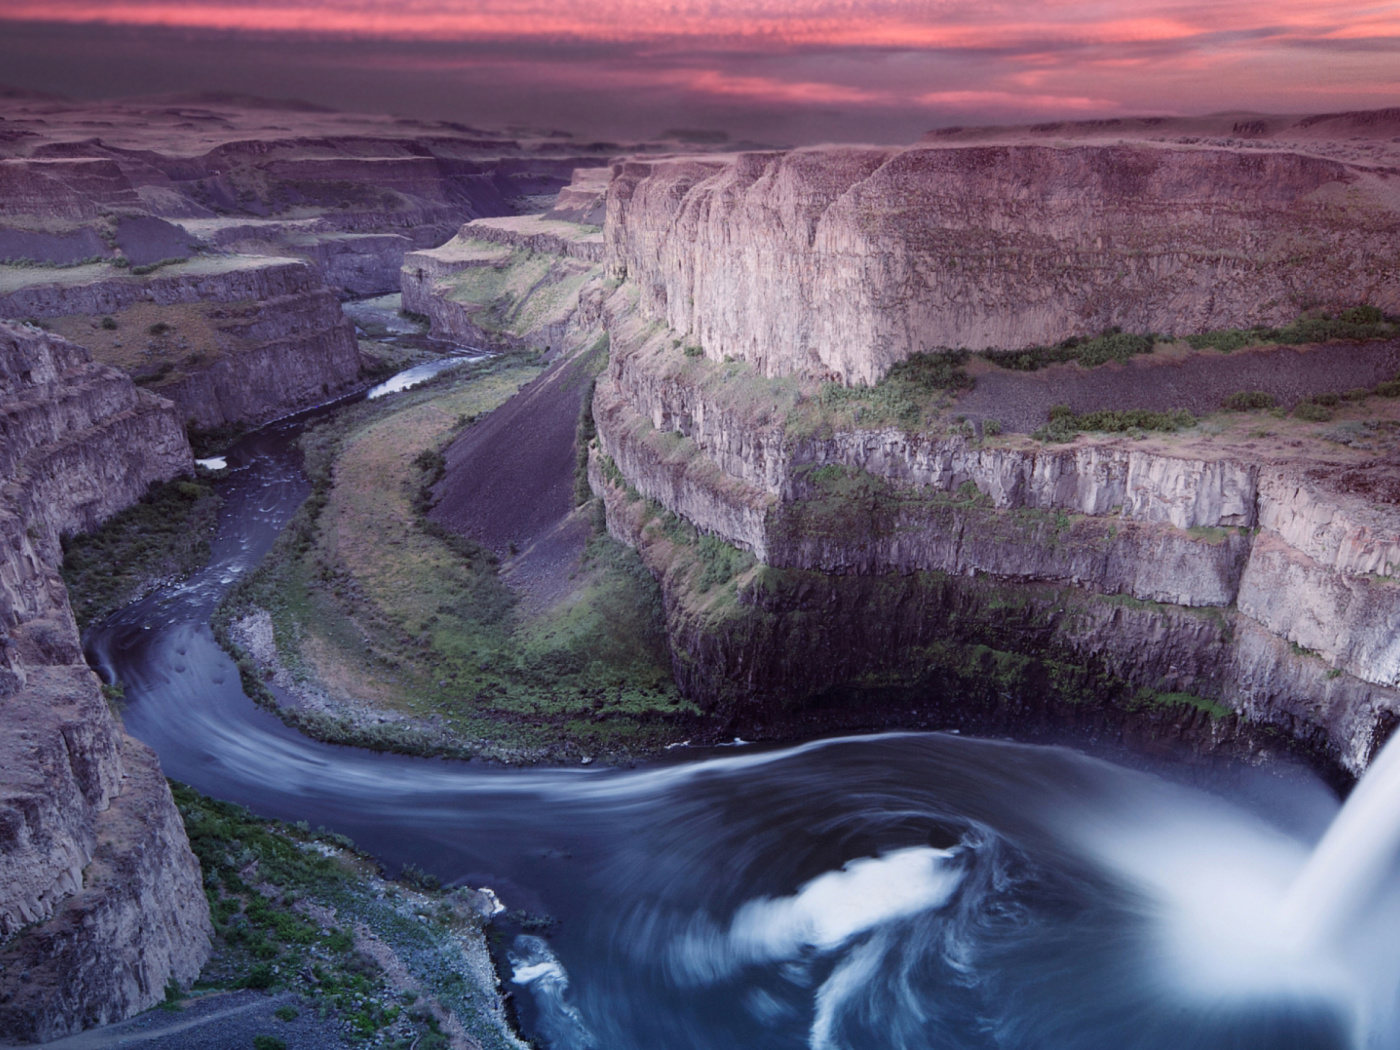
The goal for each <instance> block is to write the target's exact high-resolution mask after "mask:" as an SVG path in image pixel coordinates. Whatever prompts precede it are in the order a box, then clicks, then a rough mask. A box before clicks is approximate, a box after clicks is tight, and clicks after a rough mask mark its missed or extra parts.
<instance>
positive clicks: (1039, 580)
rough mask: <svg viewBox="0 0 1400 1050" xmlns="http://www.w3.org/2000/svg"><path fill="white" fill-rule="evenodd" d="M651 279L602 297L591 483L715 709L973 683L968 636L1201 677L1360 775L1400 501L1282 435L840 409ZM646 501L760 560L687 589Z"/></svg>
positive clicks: (998, 646) (1004, 649)
mask: <svg viewBox="0 0 1400 1050" xmlns="http://www.w3.org/2000/svg"><path fill="white" fill-rule="evenodd" d="M644 298H645V295H644V293H643V292H642V291H641V290H640V289H637V288H635V287H632V286H629V285H623V286H622V287H621V288H620V289H618V291H617V292H615V293H614V294H613V295H612V297H611V298H610V299H609V301H608V303H607V304H606V309H605V318H606V321H607V327H608V331H609V333H610V336H611V357H610V362H609V367H608V371H607V373H606V374H605V375H604V376H603V377H601V378H600V380H599V382H598V385H597V390H596V392H595V396H594V402H593V415H594V421H595V423H596V426H597V433H598V448H597V453H596V455H597V458H598V463H597V464H595V469H594V472H593V479H594V484H595V488H596V489H597V491H599V492H600V493H601V494H603V495H604V496H605V497H606V502H607V505H608V521H609V528H610V529H611V530H612V531H613V532H614V534H615V535H618V536H619V537H620V538H622V539H624V540H626V541H628V542H631V543H633V544H635V545H637V546H639V547H640V548H642V549H643V551H644V553H645V552H646V551H648V550H651V551H652V553H651V554H650V555H648V558H649V563H650V564H651V565H652V567H653V569H654V571H656V572H657V574H658V575H659V576H660V577H661V578H662V580H663V590H664V592H665V593H666V594H667V603H668V616H669V618H670V621H671V635H672V645H673V654H674V659H675V662H676V667H677V674H678V679H679V680H680V681H681V682H682V685H683V688H684V689H685V690H686V692H687V695H689V696H690V697H691V698H692V699H694V700H696V701H697V702H700V703H701V704H702V705H704V706H708V707H710V708H711V709H726V710H731V711H733V710H738V709H741V708H743V706H744V705H745V704H746V703H752V704H754V705H756V706H757V707H758V708H760V709H761V708H762V707H763V705H765V704H773V703H779V702H780V701H782V702H787V703H793V702H798V701H802V700H804V698H805V700H807V701H810V700H812V698H814V697H818V696H821V695H823V693H824V692H827V691H829V690H831V689H832V688H836V687H840V686H842V685H843V683H846V684H849V683H851V682H859V681H862V680H866V679H869V678H870V677H871V676H875V677H876V678H879V677H880V676H881V675H884V676H890V675H895V677H896V678H898V676H899V675H898V674H896V672H897V671H898V669H899V668H901V667H902V668H903V669H904V670H903V671H901V672H899V674H904V675H905V678H908V676H909V675H910V674H912V673H913V672H912V670H911V668H914V667H920V666H921V667H925V668H928V667H942V668H944V670H945V671H946V672H947V673H948V674H950V675H953V677H954V678H955V679H956V682H955V684H953V685H948V686H947V688H948V689H949V690H952V691H954V692H956V691H957V690H962V691H963V692H967V690H974V691H975V689H976V688H977V678H976V675H972V674H970V672H968V670H967V668H965V667H961V666H960V665H958V663H957V661H958V660H960V659H962V658H963V657H964V656H965V655H966V653H968V652H971V651H972V650H973V649H977V648H978V647H980V648H981V649H982V650H986V651H988V652H996V653H999V654H1002V656H999V657H998V659H1001V658H1002V657H1003V656H1004V657H1005V658H1006V659H1011V658H1012V656H1015V657H1016V658H1020V657H1025V656H1028V655H1032V656H1034V657H1035V658H1036V659H1037V660H1041V661H1042V662H1045V663H1047V664H1048V665H1054V666H1057V667H1060V668H1061V672H1057V673H1059V674H1060V678H1061V679H1062V680H1064V681H1075V682H1078V681H1080V678H1081V677H1083V676H1088V677H1087V678H1084V681H1085V682H1092V683H1093V684H1091V685H1083V686H1082V688H1081V687H1080V686H1076V687H1075V688H1076V689H1079V690H1080V693H1079V694H1078V695H1080V696H1081V702H1082V700H1083V699H1087V698H1090V697H1092V696H1093V695H1100V694H1101V695H1103V696H1105V697H1111V696H1112V695H1113V690H1114V689H1120V688H1122V689H1128V687H1131V689H1129V691H1128V692H1127V693H1125V694H1124V702H1125V703H1128V704H1133V703H1139V702H1140V700H1138V699H1136V695H1137V694H1136V693H1135V692H1133V690H1138V689H1146V690H1148V691H1150V692H1152V693H1154V694H1166V695H1169V696H1175V695H1177V694H1189V695H1190V696H1192V697H1195V698H1197V699H1198V700H1202V701H1206V702H1208V703H1213V704H1217V705H1219V707H1220V709H1221V710H1227V709H1228V710H1229V711H1232V712H1234V716H1233V717H1236V718H1240V717H1244V718H1246V719H1248V720H1249V721H1250V722H1251V723H1253V724H1254V725H1272V726H1275V727H1277V728H1278V729H1279V731H1280V732H1282V733H1283V734H1284V735H1285V736H1286V737H1287V738H1291V739H1294V740H1299V741H1303V742H1306V744H1307V745H1308V746H1309V747H1310V748H1312V749H1314V750H1317V751H1321V752H1323V753H1325V754H1326V755H1327V756H1328V758H1329V759H1330V760H1332V761H1335V762H1336V763H1338V764H1339V765H1340V766H1342V767H1343V768H1346V769H1348V770H1350V771H1352V772H1358V771H1360V770H1361V769H1363V768H1364V767H1365V764H1366V763H1367V761H1369V758H1370V755H1371V754H1372V752H1373V750H1374V748H1375V747H1376V746H1377V744H1378V742H1379V741H1380V740H1381V739H1382V738H1383V737H1384V735H1385V734H1386V733H1387V732H1388V731H1389V729H1390V727H1391V726H1392V725H1393V724H1394V723H1395V721H1396V720H1397V719H1400V507H1397V505H1396V504H1395V503H1394V502H1393V501H1392V500H1390V499H1389V498H1386V497H1383V496H1382V497H1377V496H1376V495H1375V494H1374V493H1371V494H1368V493H1363V492H1356V491H1348V490H1347V489H1346V488H1345V487H1343V486H1342V485H1341V484H1339V483H1338V481H1337V480H1336V476H1337V475H1339V474H1341V473H1343V472H1342V471H1340V470H1336V471H1329V470H1327V469H1320V468H1319V465H1318V464H1316V463H1313V462H1310V461H1309V460H1308V458H1307V456H1306V454H1303V453H1296V454H1295V453H1293V452H1292V451H1291V449H1290V447H1289V446H1288V445H1287V444H1286V443H1280V444H1279V445H1278V446H1276V448H1275V450H1274V451H1273V452H1272V453H1270V454H1264V453H1260V452H1253V453H1251V452H1249V451H1246V449H1245V448H1244V447H1231V446H1230V445H1229V444H1228V443H1224V442H1220V441H1214V442H1213V441H1211V440H1210V439H1209V438H1207V437H1204V436H1203V437H1202V438H1200V439H1198V440H1195V441H1194V442H1175V443H1173V442H1169V441H1164V440H1153V439H1150V438H1148V439H1144V440H1133V439H1130V438H1124V437H1116V438H1115V437H1110V436H1101V437H1083V438H1080V439H1078V440H1077V441H1075V442H1073V443H1071V444H1066V445H1040V444H1037V443H1035V442H1031V441H1028V440H1026V439H1025V438H1019V437H1013V438H1006V439H1002V440H999V441H983V440H980V439H978V438H977V437H975V436H974V435H973V433H972V432H971V429H970V428H957V427H950V426H948V425H939V426H933V427H930V428H928V429H925V430H920V429H917V428H916V429H909V428H901V427H893V426H873V425H867V426H859V425H851V424H850V423H840V422H833V418H834V417H831V416H829V415H824V414H823V410H822V409H821V408H820V407H819V406H820V404H821V396H820V388H819V384H816V383H814V382H810V381H807V382H798V381H796V380H794V379H793V378H791V377H788V378H777V379H771V378H766V377H763V376H760V375H758V374H757V373H756V370H755V369H754V368H752V367H750V366H749V365H748V364H745V363H740V362H715V361H711V360H709V359H708V358H706V357H704V356H700V355H698V354H696V353H693V352H690V351H687V350H686V349H684V348H683V339H682V337H680V336H679V334H677V333H675V332H673V331H672V330H669V329H667V328H665V327H663V326H659V325H657V324H656V323H655V322H654V321H652V320H651V319H650V318H649V316H648V314H647V313H646V311H645V309H643V308H640V307H639V302H640V301H643V300H644ZM1335 352H1339V353H1340V352H1344V351H1343V350H1341V349H1338V350H1336V351H1335ZM1289 353H1291V351H1289ZM1183 367H1189V364H1188V365H1184V366H1183ZM1029 381H1033V380H1030V379H1029V378H1028V382H1029ZM1223 393H1224V392H1222V394H1221V396H1223ZM949 411H952V410H949ZM1391 466H1392V467H1393V464H1392V465H1391ZM1374 468H1375V469H1376V470H1379V471H1381V472H1382V473H1384V471H1385V470H1386V469H1387V468H1385V466H1384V464H1383V463H1379V462H1378V463H1376V464H1374ZM1387 476H1388V475H1387ZM629 492H630V493H631V494H632V495H633V497H634V498H633V499H631V500H629V499H628V498H627V495H626V494H627V493H629ZM648 501H650V502H648ZM647 506H651V507H659V508H660V510H661V511H669V512H671V513H673V514H675V515H678V516H679V517H680V518H681V519H683V520H684V521H686V522H689V523H690V524H692V525H693V526H694V527H695V528H696V529H698V530H699V532H700V533H702V534H706V535H709V536H712V537H715V538H718V539H721V540H723V541H725V542H726V543H728V544H732V545H733V546H734V547H737V548H739V549H740V550H743V551H747V552H750V553H751V554H752V555H753V556H754V558H755V559H756V561H757V564H758V568H757V569H756V570H755V572H756V575H750V576H742V575H741V578H740V579H739V580H738V581H737V582H736V583H735V589H734V590H733V591H732V593H730V594H729V597H728V598H726V599H724V600H722V601H718V600H714V599H711V598H708V597H706V596H705V595H704V594H703V593H697V591H696V587H695V584H694V582H693V580H694V578H695V577H694V576H691V575H687V574H686V573H685V572H679V571H676V570H674V568H673V565H674V564H676V563H677V562H675V557H674V550H673V548H674V546H675V541H674V539H673V538H672V539H667V538H665V537H664V536H662V535H661V533H660V532H658V531H657V530H658V528H659V526H658V525H657V524H656V523H657V522H659V521H660V519H659V518H657V517H656V515H655V514H654V513H652V514H650V515H649V514H648V512H646V511H645V510H644V509H643V508H645V507H647ZM658 551H663V552H664V551H670V552H671V553H669V554H665V555H664V556H663V554H660V553H657V552H658ZM685 563H686V562H685V559H684V558H681V559H680V562H679V564H685ZM695 571H696V572H700V571H701V570H695ZM1125 603H1126V604H1125ZM1008 609H1012V610H1015V615H1014V616H1013V617H1011V620H1012V621H1013V622H1010V623H1008V622H1007V616H1008V614H1007V610H1008ZM939 646H943V647H944V648H943V649H941V650H938V652H936V653H935V652H933V650H934V649H937V647H939ZM949 646H954V647H955V648H956V647H959V646H960V647H961V649H959V650H958V652H960V653H962V654H963V655H962V656H957V657H956V658H955V657H954V656H953V655H951V654H952V650H951V649H949V648H948V647H949ZM930 653H933V655H930ZM1007 654H1010V655H1007ZM940 661H942V662H940ZM950 661H951V662H950ZM1086 668H1096V669H1097V670H1094V671H1093V672H1092V674H1091V672H1090V671H1089V670H1086ZM1094 675H1102V676H1107V677H1105V678H1102V679H1100V678H1095V677H1094ZM958 676H962V677H958ZM1077 676H1078V677H1077ZM1052 677H1053V676H1052ZM1109 679H1111V680H1112V682H1116V683H1118V685H1113V684H1112V683H1111V682H1109ZM1022 687H1024V688H1026V689H1031V690H1039V691H1040V693H1041V694H1044V695H1047V696H1048V695H1051V694H1052V693H1054V692H1055V691H1054V690H1052V689H1051V688H1050V686H1048V685H1045V684H1044V683H1041V684H1036V683H1035V682H1034V681H1031V680H1030V679H1028V680H1027V681H1025V682H1021V683H1020V685H1018V686H1017V687H1016V688H1014V689H1013V688H1011V687H1010V686H1008V687H1007V689H1006V690H1004V691H1003V695H1001V699H1000V700H997V701H996V702H998V703H1005V702H1007V701H1008V699H1009V698H1010V697H1011V696H1013V695H1016V690H1017V689H1019V688H1022ZM1057 688H1058V687H1057ZM1055 695H1059V694H1058V693H1055ZM746 697H747V698H748V699H745V698H746ZM784 698H785V699H784ZM993 699H995V698H993ZM988 702H991V700H989V701H988ZM1193 702H1194V701H1193ZM954 706H956V705H954ZM1022 713H1023V714H1025V712H1024V711H1023V712H1022ZM1061 713H1063V711H1061ZM1026 717H1029V715H1027V716H1026Z"/></svg>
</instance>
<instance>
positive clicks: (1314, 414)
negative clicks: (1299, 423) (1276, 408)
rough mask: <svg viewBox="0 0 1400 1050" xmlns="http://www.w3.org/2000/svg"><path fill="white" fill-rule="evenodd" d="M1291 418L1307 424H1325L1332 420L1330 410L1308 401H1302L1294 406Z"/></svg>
mask: <svg viewBox="0 0 1400 1050" xmlns="http://www.w3.org/2000/svg"><path fill="white" fill-rule="evenodd" d="M1293 416H1294V418H1295V419H1301V420H1304V421H1306V422H1308V423H1326V422H1327V421H1328V420H1329V419H1331V418H1332V410H1331V409H1329V408H1324V407H1323V406H1322V405H1315V404H1313V403H1312V402H1310V401H1303V402H1300V403H1299V404H1297V405H1296V406H1294V408H1293Z"/></svg>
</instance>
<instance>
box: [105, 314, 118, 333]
mask: <svg viewBox="0 0 1400 1050" xmlns="http://www.w3.org/2000/svg"><path fill="white" fill-rule="evenodd" d="M102 327H103V328H105V329H106V330H107V331H109V332H113V331H116V328H117V319H116V318H115V317H104V318H102Z"/></svg>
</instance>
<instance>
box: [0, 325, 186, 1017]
mask: <svg viewBox="0 0 1400 1050" xmlns="http://www.w3.org/2000/svg"><path fill="white" fill-rule="evenodd" d="M0 410H2V411H3V415H0V428H3V429H0V458H3V461H4V468H5V469H4V472H3V476H4V478H5V482H4V487H3V492H0V635H2V636H3V639H2V640H3V651H0V725H3V728H4V732H3V733H0V750H3V757H2V758H0V1035H3V1036H5V1037H10V1038H19V1039H28V1040H45V1039H51V1038H54V1037H56V1036H59V1035H63V1034H66V1033H68V1032H72V1031H76V1030H78V1029H80V1028H83V1027H86V1026H88V1025H92V1024H97V1023H101V1022H103V1021H107V1020H113V1019H116V1018H119V1017H125V1016H129V1015H130V1014H132V1013H134V1012H136V1011H138V1010H142V1009H145V1008H146V1007H148V1006H150V1005H152V1004H153V1003H155V1002H157V1001H158V1000H159V999H160V998H161V997H162V996H163V992H164V988H165V985H166V983H167V982H168V981H170V980H175V981H178V982H181V983H188V982H189V981H191V980H193V978H194V977H195V976H196V975H197V973H198V971H199V967H200V965H201V964H202V963H203V961H204V959H205V957H206V956H207V953H208V932H209V918H208V906H207V903H206V902H205V900H204V896H203V892H202V889H201V886H200V879H199V870H198V865H197V863H196V862H195V860H194V857H193V855H192V854H191V853H190V851H189V846H188V843H187V842H186V840H185V834H184V828H183V825H182V824H181V823H180V819H179V816H178V814H177V813H176V811H175V807H174V803H173V801H172V800H171V797H170V791H169V788H168V787H167V785H166V783H165V781H164V779H163V778H162V777H161V775H160V771H159V768H158V767H157V765H156V762H155V759H154V756H152V755H151V753H150V752H149V750H147V749H146V748H145V747H144V745H141V744H139V743H137V742H136V741H134V740H131V739H130V738H128V737H126V736H125V735H124V734H123V733H122V731H121V728H120V726H119V725H118V724H117V722H116V721H115V719H114V718H113V717H112V715H111V712H110V711H109V710H108V708H107V704H106V702H105V700H104V698H103V696H102V693H101V689H100V687H99V683H98V681H97V678H96V676H95V675H94V674H93V673H92V672H91V671H90V670H89V669H88V668H87V666H86V664H85V663H84V661H83V655H82V651H81V646H80V644H79V640H78V631H77V627H76V624H75V623H74V620H73V616H72V612H71V610H70V609H69V607H68V601H67V596H66V594H65V592H64V589H63V586H62V583H61V582H60V581H59V579H58V574H57V571H56V566H57V564H58V562H59V560H60V558H61V556H62V555H61V549H60V545H59V538H60V536H61V535H62V534H64V533H68V532H75V531H79V530H82V529H87V528H92V527H93V526H95V525H96V524H98V523H99V522H101V521H102V520H103V519H104V518H105V517H107V516H108V515H110V514H112V513H114V512H115V511H117V510H119V509H121V508H122V507H124V506H127V505H129V504H130V503H132V502H134V501H135V500H136V499H138V498H139V497H140V496H141V495H142V494H143V493H144V492H145V490H146V487H147V486H148V485H149V483H150V482H152V481H155V480H163V479H168V478H170V477H173V476H175V475H177V474H179V473H182V472H184V471H187V470H189V469H190V468H191V466H192V464H191V460H190V451H189V446H188V444H187V443H186V441H185V438H184V432H183V429H182V426H181V421H180V419H179V417H178V415H177V414H176V411H175V409H174V407H173V406H172V405H171V404H170V402H168V401H165V400H163V399H161V398H158V397H156V396H155V395H153V394H150V393H148V392H145V391H141V390H138V389H136V388H135V387H134V386H133V385H132V384H131V381H130V380H129V379H128V378H127V377H125V376H123V375H121V374H120V373H119V372H116V371H115V370H114V369H110V368H107V367H105V366H102V365H97V364H93V363H92V362H90V361H89V360H88V359H87V355H86V353H85V352H84V351H83V350H82V349H81V348H79V347H76V346H74V345H72V344H71V343H67V342H65V341H63V340H61V339H57V338H54V337H52V336H48V335H45V334H43V333H40V332H37V331H35V330H32V329H26V328H23V327H18V326H11V325H4V324H0Z"/></svg>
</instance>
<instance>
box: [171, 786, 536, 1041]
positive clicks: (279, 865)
mask: <svg viewBox="0 0 1400 1050" xmlns="http://www.w3.org/2000/svg"><path fill="white" fill-rule="evenodd" d="M173 787H174V792H175V801H176V804H177V806H178V807H179V809H180V815H181V816H182V817H183V819H184V821H185V828H186V831H187V832H188V834H189V838H190V845H191V847H192V848H193V850H194V852H195V855H196V856H197V857H198V858H199V862H200V866H201V868H202V869H203V873H204V887H205V894H206V896H208V898H209V910H210V915H211V918H212V919H213V921H214V952H213V955H212V957H211V958H210V960H209V962H208V963H207V964H206V965H205V967H204V970H203V972H202V974H201V976H200V979H199V981H198V982H196V984H195V993H196V994H200V993H205V992H210V991H217V990H221V989H226V988H253V989H262V990H266V991H269V992H277V991H282V990H290V991H292V992H295V993H297V994H298V995H299V996H300V997H301V1000H302V1004H301V1008H302V1009H303V1010H307V1011H315V1012H317V1013H318V1014H319V1015H320V1016H321V1017H322V1018H323V1019H327V1020H329V1021H331V1022H332V1023H333V1024H334V1025H335V1026H336V1027H338V1028H340V1029H341V1031H343V1032H344V1033H345V1034H347V1035H348V1036H349V1037H350V1039H351V1040H352V1041H354V1042H361V1041H363V1042H366V1043H369V1042H371V1041H373V1042H374V1043H375V1045H379V1046H385V1047H390V1048H396V1050H407V1048H408V1047H410V1046H412V1047H416V1048H417V1050H433V1048H437V1050H441V1048H443V1047H446V1046H447V1045H448V1040H447V1038H446V1036H445V1035H444V1034H443V1032H442V1028H443V1024H442V1022H443V1021H445V1020H447V1018H448V1014H449V1012H450V1014H451V1016H454V1017H456V1018H457V1019H458V1020H459V1021H460V1022H461V1023H462V1024H463V1025H464V1026H465V1027H466V1029H467V1031H468V1032H469V1033H470V1034H471V1035H472V1036H474V1037H475V1038H476V1039H477V1040H478V1041H479V1042H480V1043H481V1045H482V1046H483V1047H484V1048H486V1050H516V1048H518V1047H519V1046H520V1045H521V1044H520V1043H519V1042H518V1041H516V1040H515V1038H514V1036H513V1035H512V1034H511V1033H510V1032H509V1030H508V1028H507V1027H506V1024H505V1021H504V1017H503V1013H502V1010H501V1007H500V1004H499V1001H498V1000H497V997H496V989H495V986H494V980H493V978H492V976H491V973H490V969H489V966H488V965H487V955H486V947H485V942H484V938H483V935H482V924H483V920H482V918H481V915H480V911H479V909H478V908H477V907H475V904H476V903H477V902H476V901H474V900H473V897H474V894H473V893H472V892H471V891H466V892H462V891H454V892H440V891H438V890H436V889H435V888H432V887H433V882H432V880H431V879H425V878H423V877H422V876H421V875H418V874H417V873H415V872H412V871H410V872H408V875H410V876H413V877H415V881H416V882H417V885H408V884H404V883H393V882H389V881H387V880H384V879H381V878H379V877H377V868H376V865H375V863H374V862H373V860H371V859H370V858H368V857H366V856H364V855H363V854H360V853H357V852H355V850H354V849H353V847H352V845H351V844H350V843H349V841H348V840H346V839H344V838H342V837H341V836H337V835H332V834H327V833H326V832H325V831H324V829H322V830H321V831H320V832H317V833H312V832H311V830H310V829H309V828H307V827H306V826H305V825H304V824H301V825H295V826H292V825H286V824H281V823H279V822H277V821H270V820H263V819H260V818H258V817H255V816H254V815H252V814H251V813H249V812H248V810H246V809H244V808H243V807H241V806H236V805H233V804H231V803H227V802H219V801H216V800H214V799H211V798H206V797H204V796H203V795H200V794H199V793H198V792H196V791H194V790H193V789H191V788H188V787H185V786H183V785H180V784H175V785H173ZM367 931H368V932H367ZM386 949H387V952H386ZM388 953H392V956H393V957H395V958H397V960H398V961H399V962H400V963H402V964H403V966H404V968H405V969H406V971H407V973H408V981H407V982H405V981H404V980H403V979H402V977H400V979H399V980H398V981H397V982H396V981H395V980H394V979H393V977H392V976H391V975H389V974H388V973H386V972H385V969H384V967H383V966H382V965H381V962H380V961H379V960H383V959H385V958H387V957H388ZM376 956H378V959H376ZM405 984H406V985H407V987H405ZM396 985H397V986H396ZM167 996H168V1004H167V1005H168V1007H169V1008H171V1009H178V1003H179V1000H180V998H181V996H180V995H179V993H178V991H177V990H176V989H173V988H172V989H170V990H169V991H168V992H167Z"/></svg>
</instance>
